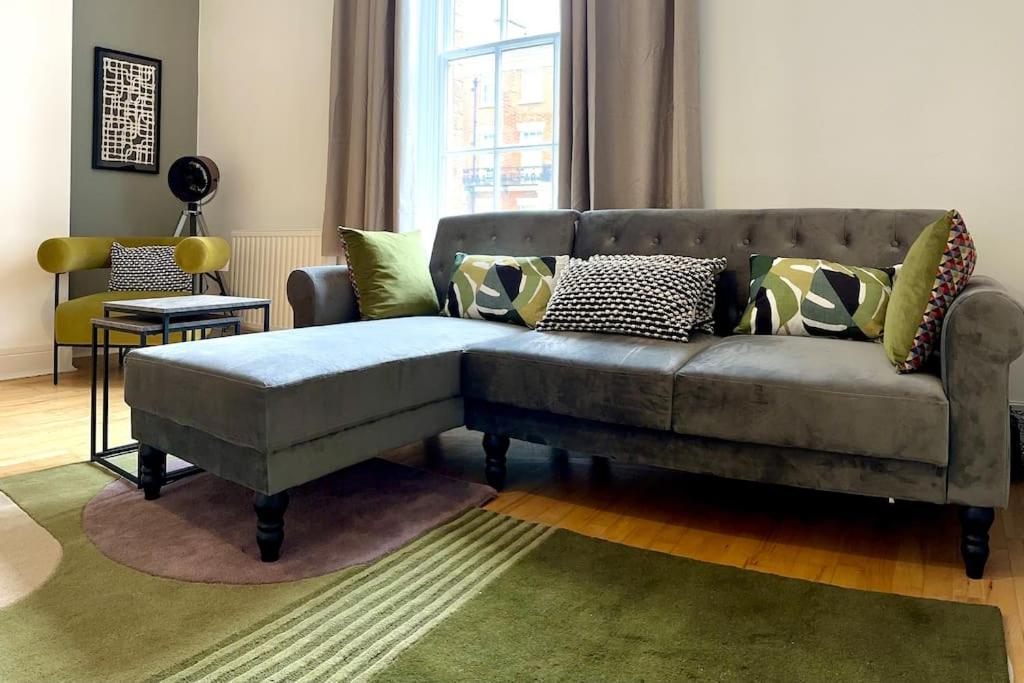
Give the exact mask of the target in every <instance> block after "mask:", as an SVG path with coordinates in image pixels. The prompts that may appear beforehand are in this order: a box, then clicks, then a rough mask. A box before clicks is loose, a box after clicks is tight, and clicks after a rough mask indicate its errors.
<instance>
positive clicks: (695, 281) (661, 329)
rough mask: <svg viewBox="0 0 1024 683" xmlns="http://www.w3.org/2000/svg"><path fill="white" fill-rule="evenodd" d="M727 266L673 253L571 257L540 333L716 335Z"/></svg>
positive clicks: (683, 338) (675, 337)
mask: <svg viewBox="0 0 1024 683" xmlns="http://www.w3.org/2000/svg"><path fill="white" fill-rule="evenodd" d="M725 265H726V262H725V259H724V258H713V259H700V258H693V257H690V256H670V255H656V256H634V255H607V256H605V255H600V256H593V257H591V258H589V259H586V260H583V259H572V260H571V261H570V262H569V265H568V267H567V268H566V269H565V271H563V273H562V276H561V278H560V279H559V281H558V285H557V287H556V288H555V292H554V295H553V296H552V297H551V302H550V303H549V304H548V308H547V312H546V313H545V314H544V317H543V318H542V319H541V321H540V323H539V324H538V325H537V329H538V330H541V331H567V332H606V333H611V334H631V335H636V336H641V337H654V338H656V339H669V340H672V341H681V342H685V341H689V338H690V332H691V331H693V330H703V331H707V332H711V331H713V317H714V308H715V281H716V277H717V276H718V274H719V273H721V272H722V271H723V270H725Z"/></svg>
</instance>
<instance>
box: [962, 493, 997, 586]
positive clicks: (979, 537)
mask: <svg viewBox="0 0 1024 683" xmlns="http://www.w3.org/2000/svg"><path fill="white" fill-rule="evenodd" d="M995 517H996V511H995V510H994V509H993V508H976V507H965V508H961V509H960V530H961V531H960V533H961V538H960V554H961V555H963V557H964V568H965V569H966V570H967V576H968V578H971V579H980V578H981V576H982V574H984V573H985V562H987V561H988V530H989V529H991V528H992V521H993V520H994V519H995Z"/></svg>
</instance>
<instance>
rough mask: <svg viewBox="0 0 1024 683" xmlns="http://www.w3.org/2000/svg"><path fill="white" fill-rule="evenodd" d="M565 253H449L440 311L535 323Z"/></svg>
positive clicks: (514, 322) (446, 313)
mask: <svg viewBox="0 0 1024 683" xmlns="http://www.w3.org/2000/svg"><path fill="white" fill-rule="evenodd" d="M568 262H569V257H568V256H567V255H566V256H482V255H478V254H464V253H462V252H461V251H460V252H459V253H457V254H456V255H455V267H454V269H453V271H452V279H451V281H450V282H449V283H448V295H447V297H446V299H445V305H444V309H443V311H442V314H443V315H447V316H450V317H452V318H476V319H478V320H493V321H497V322H503V323H512V324H513V325H525V326H526V327H530V328H533V327H536V326H537V323H538V322H539V321H540V319H541V318H542V317H543V316H544V311H546V310H547V307H548V301H550V300H551V293H552V292H553V291H554V289H555V282H557V280H558V276H559V275H560V274H561V272H562V270H563V269H564V268H565V266H566V264H567V263H568Z"/></svg>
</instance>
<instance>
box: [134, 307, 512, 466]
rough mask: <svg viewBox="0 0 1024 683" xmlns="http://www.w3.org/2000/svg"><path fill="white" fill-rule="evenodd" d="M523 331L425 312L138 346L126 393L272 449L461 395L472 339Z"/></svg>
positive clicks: (149, 407)
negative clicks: (466, 349) (466, 354)
mask: <svg viewBox="0 0 1024 683" xmlns="http://www.w3.org/2000/svg"><path fill="white" fill-rule="evenodd" d="M523 332H525V329H524V328H521V327H517V326H514V325H505V324H502V323H492V322H486V321H482V320H461V319H452V318H442V317H440V316H429V317H413V318H392V319H387V320H373V321H364V322H354V323H343V324H338V325H327V326H324V327H306V328H301V329H294V330H280V331H277V332H267V333H263V334H244V335H240V336H231V337H221V338H216V339H207V340H204V341H197V342H188V343H185V344H172V345H170V346H166V347H161V348H153V349H141V350H138V351H133V352H132V353H130V354H129V355H128V359H127V361H126V364H127V369H126V371H125V401H126V402H127V403H128V404H129V405H130V406H131V407H132V409H133V410H141V411H144V412H147V413H152V414H154V415H158V416H160V417H162V418H165V419H168V420H171V421H173V422H175V423H177V424H180V425H183V426H186V427H192V428H194V429H198V430H200V431H202V432H205V433H207V434H209V435H212V436H215V437H217V438H219V439H222V440H224V441H227V442H229V443H232V444H236V445H239V446H244V447H248V448H252V449H256V450H258V451H260V452H264V453H270V452H274V451H277V450H280V449H283V448H287V447H289V446H292V445H295V444H298V443H302V442H305V441H309V440H311V439H315V438H318V437H321V436H325V435H328V434H332V433H334V432H338V431H341V430H343V429H346V428H349V427H353V426H356V425H359V424H362V423H366V422H369V421H372V420H375V419H379V418H382V417H386V416H389V415H394V414H396V413H399V412H402V411H404V410H409V409H412V408H416V407H418V406H422V405H426V404H428V403H432V402H434V401H440V400H444V399H448V398H452V397H457V396H459V393H460V391H459V386H460V370H461V362H460V356H461V353H462V349H463V348H464V347H465V346H466V345H467V344H472V343H474V342H480V341H484V340H488V339H494V338H497V337H503V336H508V335H518V334H521V333H523Z"/></svg>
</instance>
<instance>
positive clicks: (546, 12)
mask: <svg viewBox="0 0 1024 683" xmlns="http://www.w3.org/2000/svg"><path fill="white" fill-rule="evenodd" d="M559 4H560V3H559V2H558V0H508V10H507V11H508V16H507V17H506V23H505V37H506V38H521V37H523V36H536V35H540V34H542V33H557V32H558V31H559V29H560V26H559V24H558V6H559Z"/></svg>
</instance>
